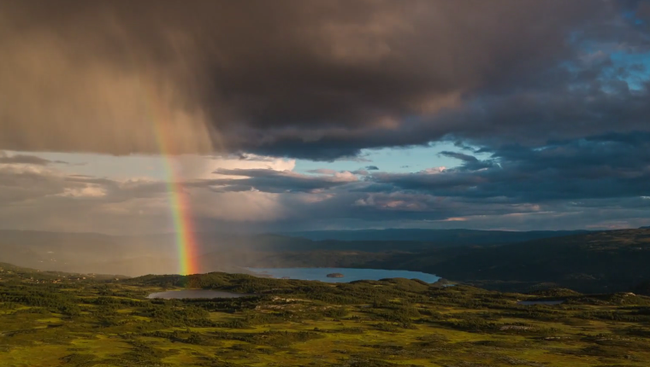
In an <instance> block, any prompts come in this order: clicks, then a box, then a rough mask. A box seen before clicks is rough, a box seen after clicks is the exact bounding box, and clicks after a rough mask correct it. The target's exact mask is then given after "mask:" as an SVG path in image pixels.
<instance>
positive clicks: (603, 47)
mask: <svg viewBox="0 0 650 367" xmlns="http://www.w3.org/2000/svg"><path fill="white" fill-rule="evenodd" d="M0 54H2V55H3V57H2V58H0V229H29V230H47V231H73V232H100V233H108V234H141V233H167V232H171V231H174V226H173V223H172V221H171V218H172V212H173V211H179V210H183V211H186V212H187V213H188V214H189V217H190V218H191V220H192V222H193V223H194V227H195V228H196V230H198V231H236V232H268V231H271V232H273V231H281V232H287V231H303V230H324V229H364V228H432V229H438V228H440V229H442V228H473V229H504V230H537V229H579V228H580V229H615V228H629V227H639V226H647V225H650V117H649V116H650V2H646V1H631V0H629V1H628V0H573V1H564V0H545V1H534V2H524V1H520V0H490V1H485V0H466V1H453V2H452V1H446V0H440V1H437V0H412V1H390V0H386V1H384V0H356V1H353V2H352V1H343V0H340V1H339V0H329V1H318V0H276V1H263V0H251V1H241V2H232V1H225V0H223V1H222V0H209V1H207V0H206V1H202V0H192V1H186V2H179V1H171V0H169V1H168V0H158V1H149V0H142V1H138V2H133V1H122V0H116V1H111V2H88V1H80V0H59V1H56V2H53V1H45V0H43V1H39V0H33V1H29V2H24V1H23V2H20V1H13V2H2V3H0ZM170 182H173V183H174V184H175V185H170V184H169V183H170ZM173 186H175V187H178V188H180V189H179V190H182V193H183V195H184V196H185V197H186V198H187V200H185V203H184V204H183V208H179V207H175V205H176V206H178V203H176V204H175V203H174V202H173V200H170V197H171V196H172V193H170V187H173Z"/></svg>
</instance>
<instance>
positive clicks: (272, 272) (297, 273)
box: [248, 268, 440, 283]
mask: <svg viewBox="0 0 650 367" xmlns="http://www.w3.org/2000/svg"><path fill="white" fill-rule="evenodd" d="M248 270H250V271H252V272H255V273H258V274H260V276H267V277H269V276H270V277H272V278H284V279H300V280H320V281H322V282H330V283H340V282H353V281H355V280H380V279H386V278H406V279H419V280H421V281H424V282H427V283H435V282H437V281H438V280H439V279H440V277H438V276H436V275H433V274H427V273H421V272H419V271H408V270H385V269H352V268H249V269H248ZM328 274H329V275H330V277H328ZM335 274H336V275H337V277H332V275H335ZM339 274H341V275H342V277H339Z"/></svg>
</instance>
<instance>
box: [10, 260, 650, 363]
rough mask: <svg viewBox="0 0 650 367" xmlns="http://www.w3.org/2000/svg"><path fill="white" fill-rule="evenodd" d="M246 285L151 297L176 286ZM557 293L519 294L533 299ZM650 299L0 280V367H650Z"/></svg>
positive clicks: (198, 282) (402, 283)
mask: <svg viewBox="0 0 650 367" xmlns="http://www.w3.org/2000/svg"><path fill="white" fill-rule="evenodd" d="M183 286H185V287H192V288H211V289H222V290H228V291H238V292H242V293H254V294H255V296H248V297H243V298H237V299H214V300H205V299H204V300H151V299H147V298H146V296H147V295H148V294H149V293H151V292H158V291H161V290H164V289H177V288H181V287H183ZM540 298H542V299H554V300H558V299H559V300H563V301H564V303H563V304H560V305H531V306H523V305H519V304H518V301H521V300H532V299H540ZM648 365H650V298H646V297H640V296H636V295H633V294H612V295H582V294H578V293H574V292H570V291H566V290H555V291H551V292H545V293H543V294H515V293H499V292H490V291H485V290H481V289H478V288H472V287H466V286H455V287H439V286H436V285H429V284H426V283H423V282H420V281H415V280H407V279H392V280H382V281H362V282H355V283H352V284H349V283H340V284H326V283H320V282H305V281H293V280H273V279H259V278H253V277H249V276H243V275H226V274H220V273H214V274H207V275H202V276H193V277H179V276H160V277H156V276H148V277H143V278H136V279H121V280H115V279H110V280H106V279H104V280H97V279H86V280H83V281H80V280H74V281H73V280H69V281H61V282H56V283H53V281H52V280H49V279H48V280H46V281H40V282H38V283H35V281H34V280H33V279H30V280H29V281H26V280H25V279H24V278H23V279H18V278H16V279H11V278H9V279H5V280H3V282H0V366H12V367H36V366H38V367H50V366H52V367H54V366H78V367H91V366H94V367H102V366H106V367H107V366H129V367H131V366H170V367H171V366H359V367H360V366H441V367H442V366H444V367H478V366H566V367H574V366H575V367H578V366H603V367H604V366H648Z"/></svg>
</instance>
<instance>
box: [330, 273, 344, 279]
mask: <svg viewBox="0 0 650 367" xmlns="http://www.w3.org/2000/svg"><path fill="white" fill-rule="evenodd" d="M327 277H328V278H343V277H344V275H343V274H341V273H329V274H327Z"/></svg>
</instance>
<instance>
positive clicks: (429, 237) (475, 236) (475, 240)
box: [284, 228, 588, 245]
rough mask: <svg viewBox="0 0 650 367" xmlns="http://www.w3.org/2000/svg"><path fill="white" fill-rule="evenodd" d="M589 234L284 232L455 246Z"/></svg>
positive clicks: (321, 237) (320, 237) (318, 237)
mask: <svg viewBox="0 0 650 367" xmlns="http://www.w3.org/2000/svg"><path fill="white" fill-rule="evenodd" d="M583 233H588V231H584V230H574V231H524V232H518V231H497V230H494V231H492V230H489V231H488V230H472V229H396V228H394V229H370V230H367V229H366V230H344V231H302V232H288V233H284V235H286V236H292V237H304V238H307V239H310V240H314V241H323V240H339V241H417V242H430V243H438V244H454V245H485V244H499V243H515V242H524V241H530V240H536V239H541V238H551V237H561V236H569V235H573V234H583Z"/></svg>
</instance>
